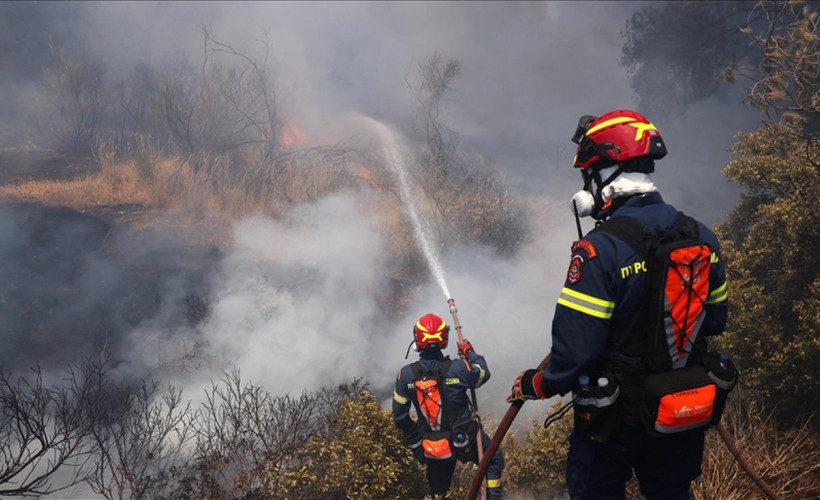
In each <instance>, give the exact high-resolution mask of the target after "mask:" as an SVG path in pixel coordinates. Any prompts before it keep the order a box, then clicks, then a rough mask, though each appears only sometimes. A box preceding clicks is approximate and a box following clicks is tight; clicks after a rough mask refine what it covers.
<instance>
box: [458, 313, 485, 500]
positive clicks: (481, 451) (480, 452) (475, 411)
mask: <svg viewBox="0 0 820 500" xmlns="http://www.w3.org/2000/svg"><path fill="white" fill-rule="evenodd" d="M447 305H448V306H449V307H450V314H451V315H452V316H453V327H454V328H455V329H456V334H457V335H458V343H459V344H463V343H464V335H463V334H462V333H461V323H460V322H459V321H458V309H456V301H455V300H454V299H449V300H447ZM459 354H461V353H459ZM462 359H463V360H464V365H465V366H466V367H467V371H468V372H469V371H472V366H471V365H470V362H469V361H468V360H467V358H466V356H465V357H462ZM470 398H471V399H472V403H473V418H474V419H475V420H476V422H478V424H479V425H478V430H477V431H476V433H477V436H476V447H477V448H478V461H479V463H480V462H481V461H482V460H483V459H484V439H482V435H481V419H480V418H479V416H478V403H477V402H476V397H475V387H470ZM496 448H497V446H496ZM490 457H492V455H490ZM487 465H489V461H488V462H487ZM484 469H485V471H486V467H485V468H484ZM483 478H484V474H482V475H481V477H480V478H479V484H478V488H481V498H482V499H483V498H485V496H486V488H484V480H483ZM476 493H478V492H477V491H476V492H475V493H473V498H475V495H476Z"/></svg>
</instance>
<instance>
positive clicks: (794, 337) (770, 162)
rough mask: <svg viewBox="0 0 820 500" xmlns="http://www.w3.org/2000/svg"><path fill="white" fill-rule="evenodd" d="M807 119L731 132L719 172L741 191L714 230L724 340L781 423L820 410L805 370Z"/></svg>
mask: <svg viewBox="0 0 820 500" xmlns="http://www.w3.org/2000/svg"><path fill="white" fill-rule="evenodd" d="M805 121H806V119H805V118H803V117H800V116H797V115H794V114H787V115H784V116H783V117H782V119H781V120H780V121H779V122H777V123H773V124H769V125H767V126H765V127H763V128H761V129H759V130H757V131H754V132H751V133H748V134H739V135H738V138H739V140H738V142H737V144H735V146H733V148H732V149H731V152H732V153H734V154H736V155H737V158H736V159H734V160H733V161H732V162H731V163H729V165H727V166H726V167H725V168H724V170H723V172H724V174H725V175H726V177H727V178H729V179H730V180H731V181H733V182H735V183H738V184H739V185H741V186H743V187H744V188H746V189H747V190H748V192H747V193H746V194H744V195H743V196H741V199H740V201H739V202H738V205H737V207H736V208H735V209H734V210H733V211H732V213H730V214H729V216H728V219H727V221H726V222H725V223H724V224H721V225H720V226H718V228H717V229H718V231H717V234H718V237H719V238H720V240H721V242H722V245H723V246H722V250H723V259H725V261H726V267H727V281H728V282H729V283H730V286H731V290H730V292H729V293H730V299H729V300H730V301H731V304H732V314H731V315H730V321H729V325H728V328H727V332H726V335H725V336H724V337H725V342H726V344H727V347H728V351H729V352H731V353H732V354H733V355H735V356H737V362H738V365H739V366H740V368H741V373H742V376H743V378H744V379H745V380H746V383H748V384H749V385H750V386H751V387H753V388H754V390H755V393H757V394H759V395H760V397H762V398H763V401H764V402H765V403H766V405H767V406H769V407H773V406H777V407H778V415H779V416H780V417H781V419H782V421H783V422H791V421H792V420H793V418H794V417H795V416H796V415H798V414H804V413H806V412H811V411H816V409H817V408H818V407H820V385H818V383H817V379H816V377H815V376H814V374H813V373H812V372H811V370H806V369H805V367H809V366H817V365H818V363H820V340H818V336H817V331H818V330H817V326H818V324H820V320H819V318H818V313H817V310H818V309H816V308H815V306H816V305H817V304H818V298H817V297H818V293H817V292H818V290H820V255H818V254H817V252H815V251H814V250H813V249H815V248H817V246H818V245H820V215H818V214H817V213H816V212H815V211H814V210H811V209H810V208H809V207H812V206H813V205H814V204H815V203H816V200H817V199H818V196H820V154H819V152H818V149H817V143H816V140H813V139H811V138H809V137H807V136H806V134H805V132H804V126H805Z"/></svg>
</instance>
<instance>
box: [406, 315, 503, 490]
mask: <svg viewBox="0 0 820 500" xmlns="http://www.w3.org/2000/svg"><path fill="white" fill-rule="evenodd" d="M449 332H450V327H449V326H448V325H447V324H446V323H445V322H444V320H442V319H441V318H440V317H439V316H437V315H435V314H432V313H429V314H425V315H424V316H422V317H421V318H419V320H418V321H417V322H416V324H415V325H414V326H413V344H412V345H413V346H414V348H415V350H416V351H418V352H419V360H418V361H416V362H414V363H410V364H407V365H405V366H403V367H402V369H401V370H399V373H398V376H397V377H396V387H395V390H394V392H393V421H394V422H395V424H396V427H398V428H399V430H400V431H401V432H402V434H403V436H404V440H405V444H406V445H407V446H408V447H409V448H410V449H411V450H412V452H413V454H414V455H415V457H416V458H417V459H418V460H419V461H420V462H421V463H423V464H426V466H427V482H428V484H429V486H430V494H431V495H434V496H441V497H444V495H446V493H447V490H449V489H450V483H451V481H452V477H453V472H454V470H455V465H456V460H459V461H461V462H473V463H478V461H479V456H478V446H477V445H478V441H477V438H478V436H479V435H480V436H481V439H482V443H483V446H486V445H487V443H488V442H489V437H488V436H487V434H486V433H485V432H484V430H483V429H482V428H481V425H480V422H479V421H478V418H477V416H476V415H475V412H474V410H473V403H472V402H471V401H470V398H469V396H468V391H469V390H471V389H476V388H478V387H481V385H482V384H484V383H485V382H486V381H487V380H488V379H489V378H490V371H489V369H488V368H487V362H486V361H485V360H484V356H482V355H480V354H477V353H476V352H475V350H474V349H473V346H472V344H470V342H469V341H467V340H464V342H463V343H459V344H458V353H459V357H460V358H461V359H450V357H449V356H445V355H444V354H443V353H442V350H443V349H445V348H446V347H447V341H448V336H449ZM411 403H412V405H413V408H414V409H415V412H416V415H417V418H416V419H415V420H414V419H413V418H411V415H410V405H411ZM503 469H504V458H503V456H502V454H501V450H500V449H499V450H498V451H497V452H496V453H495V455H494V456H493V458H492V461H491V462H490V465H489V467H488V468H487V474H486V477H487V498H490V499H498V498H501V472H502V471H503Z"/></svg>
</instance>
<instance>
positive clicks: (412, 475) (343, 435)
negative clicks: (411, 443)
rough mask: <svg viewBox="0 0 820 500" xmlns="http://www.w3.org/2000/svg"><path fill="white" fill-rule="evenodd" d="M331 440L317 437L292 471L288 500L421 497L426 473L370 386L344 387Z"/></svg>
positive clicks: (308, 444)
mask: <svg viewBox="0 0 820 500" xmlns="http://www.w3.org/2000/svg"><path fill="white" fill-rule="evenodd" d="M340 389H341V390H342V392H343V394H345V395H344V397H343V398H342V399H340V400H339V401H338V403H337V405H338V406H337V408H338V413H337V415H336V417H335V418H334V419H333V420H332V427H331V429H330V434H329V435H328V436H322V435H320V434H316V435H314V436H313V437H312V438H311V439H310V441H308V443H307V445H306V447H305V448H304V451H303V457H304V462H303V465H302V467H300V468H299V469H295V470H293V471H291V472H289V473H288V474H287V476H286V479H285V480H284V481H283V483H284V484H289V485H292V486H290V487H289V488H288V490H287V495H286V496H287V497H288V498H304V499H310V498H327V499H338V500H342V499H346V498H360V499H363V500H366V499H381V498H421V497H422V496H423V495H424V491H425V490H426V489H427V483H426V481H425V479H424V471H423V469H422V467H421V465H420V464H419V463H418V462H417V461H416V460H415V458H413V456H412V454H411V453H410V451H409V450H408V449H407V447H405V446H404V445H403V443H402V439H401V437H400V435H399V432H398V430H397V429H396V427H395V426H394V425H393V420H392V414H391V412H390V410H386V409H382V408H381V406H380V405H379V402H378V401H377V400H376V397H375V396H374V395H373V393H371V392H370V391H369V389H368V388H367V384H364V385H361V384H360V383H359V381H354V383H353V384H351V385H349V386H346V387H342V388H340Z"/></svg>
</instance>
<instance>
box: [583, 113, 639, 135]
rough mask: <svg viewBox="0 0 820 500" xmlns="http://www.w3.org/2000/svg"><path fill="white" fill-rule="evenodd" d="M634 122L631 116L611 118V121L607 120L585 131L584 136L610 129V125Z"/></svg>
mask: <svg viewBox="0 0 820 500" xmlns="http://www.w3.org/2000/svg"><path fill="white" fill-rule="evenodd" d="M634 121H636V120H635V119H634V118H632V117H631V116H619V117H618V118H613V119H611V120H607V121H605V122H601V123H599V124H598V125H595V126H594V127H592V128H590V129H589V130H587V132H586V134H584V135H586V136H589V134H592V133H595V132H597V131H599V130H601V129H602V128H606V127H610V126H612V125H617V124H619V123H628V122H634Z"/></svg>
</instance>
